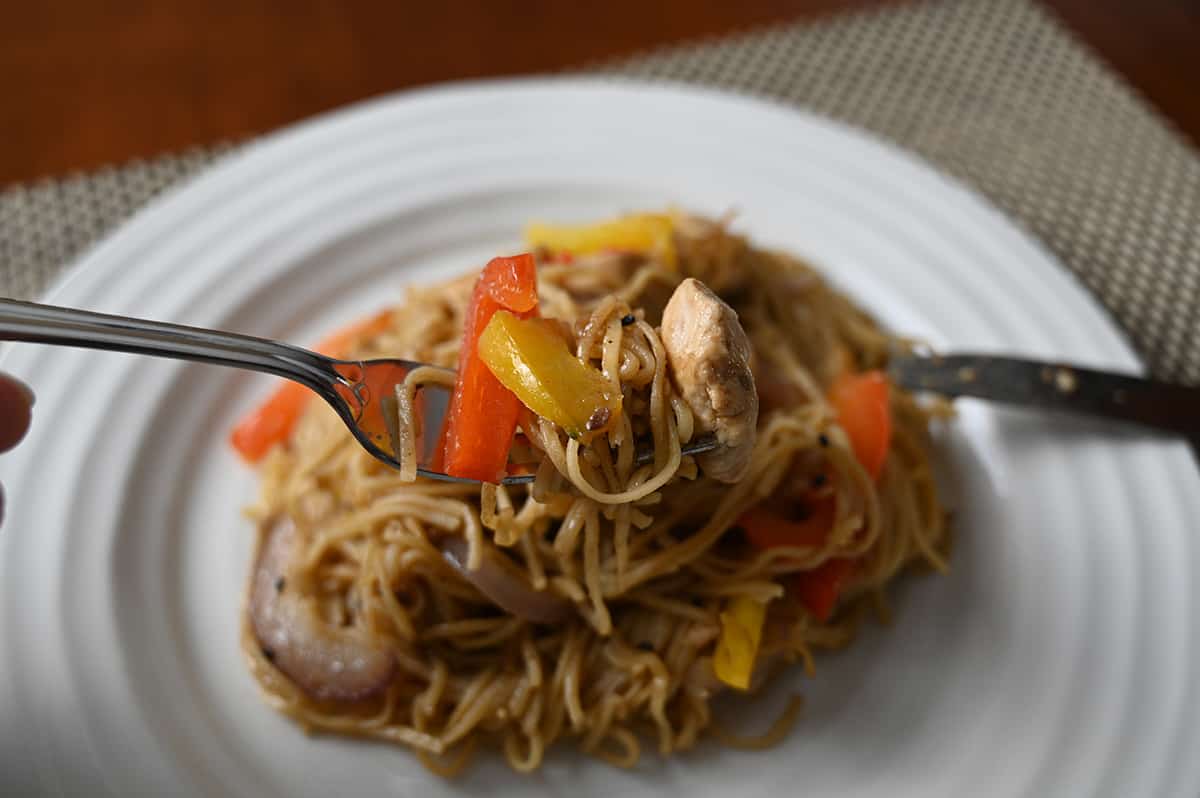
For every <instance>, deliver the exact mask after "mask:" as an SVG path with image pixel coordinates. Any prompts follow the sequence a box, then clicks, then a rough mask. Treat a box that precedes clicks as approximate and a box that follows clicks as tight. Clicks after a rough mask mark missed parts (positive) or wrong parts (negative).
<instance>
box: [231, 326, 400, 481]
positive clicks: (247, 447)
mask: <svg viewBox="0 0 1200 798" xmlns="http://www.w3.org/2000/svg"><path fill="white" fill-rule="evenodd" d="M391 323H392V312H391V311H390V310H386V311H383V312H382V313H378V314H376V315H374V316H371V317H370V318H368V319H363V320H362V321H358V322H355V323H353V324H350V325H349V326H347V327H343V328H342V329H340V330H338V331H337V332H335V333H333V334H332V335H330V336H329V337H328V338H325V339H323V340H322V341H321V342H320V343H318V344H317V345H316V346H315V347H313V348H314V350H315V351H317V352H320V353H321V354H323V355H328V356H329V357H344V356H345V355H346V354H347V353H348V351H349V349H350V347H351V346H352V345H353V344H354V342H355V341H357V340H358V339H360V338H366V337H369V336H372V335H377V334H379V333H381V332H383V331H384V330H386V329H387V328H388V326H390V325H391ZM312 395H313V394H312V391H310V390H309V389H308V388H306V387H304V386H303V385H301V384H300V383H297V382H286V383H284V384H283V385H282V386H281V387H280V388H279V390H277V391H275V393H274V394H272V395H271V398H270V399H268V400H267V401H266V402H264V403H263V404H261V405H259V406H258V407H257V408H255V409H254V410H252V411H251V412H250V413H248V414H247V415H246V416H245V417H243V418H242V420H241V421H239V422H238V424H237V426H235V427H234V428H233V431H232V432H231V433H230V435H229V442H230V443H231V444H232V445H233V448H234V449H236V450H237V452H238V454H240V455H241V456H242V457H243V458H244V459H245V460H246V461H247V462H250V463H257V462H258V461H259V460H261V459H262V458H263V456H264V455H266V453H267V452H268V451H270V449H271V447H272V446H274V445H275V444H277V443H282V442H283V441H285V440H287V438H288V436H289V435H291V433H292V428H293V427H294V426H295V425H296V421H298V420H299V418H300V415H301V413H303V412H304V408H305V407H307V406H308V400H309V399H310V398H312Z"/></svg>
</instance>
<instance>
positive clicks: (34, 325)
mask: <svg viewBox="0 0 1200 798" xmlns="http://www.w3.org/2000/svg"><path fill="white" fill-rule="evenodd" d="M0 341H27V342H30V343H40V344H57V345H60V346H74V347H82V348H84V349H105V350H110V351H115V352H131V353H134V354H139V355H154V356H157V357H168V358H175V359H179V360H195V361H199V362H201V363H213V364H216V365H219V366H232V367H235V368H243V369H252V370H254V371H263V372H266V373H268V374H275V375H277V376H280V377H286V378H288V379H291V380H295V381H296V382H299V383H302V384H304V385H307V386H308V387H309V388H312V389H313V390H314V391H317V392H318V393H320V394H321V395H322V396H323V397H325V398H326V399H328V398H329V395H331V394H332V395H333V396H334V397H335V398H336V393H334V392H333V388H332V386H333V384H334V383H336V382H344V380H343V379H342V378H341V376H340V375H339V374H338V373H337V371H336V370H335V369H334V361H332V360H330V359H329V358H327V357H324V356H322V355H319V354H317V353H316V352H310V351H309V350H307V349H301V348H300V347H298V346H291V345H290V344H284V343H280V342H278V341H269V340H267V339H265V338H255V337H254V336H250V335H239V334H237V333H229V332H222V331H220V330H208V329H204V328H202V327H187V326H184V325H181V324H167V323H165V322H160V321H148V320H146V319H136V318H132V317H129V316H112V315H108V314H106V313H94V312H92V311H89V310H79V309H77V308H65V307H58V306H55V305H42V304H38V303H36V302H21V301H18V300H15V299H0Z"/></svg>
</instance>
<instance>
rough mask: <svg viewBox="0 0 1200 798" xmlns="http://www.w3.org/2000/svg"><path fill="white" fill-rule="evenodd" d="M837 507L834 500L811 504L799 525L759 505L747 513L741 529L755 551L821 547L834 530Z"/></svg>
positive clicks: (744, 515) (818, 501)
mask: <svg viewBox="0 0 1200 798" xmlns="http://www.w3.org/2000/svg"><path fill="white" fill-rule="evenodd" d="M836 514H837V504H836V502H835V501H834V500H833V499H832V498H822V499H819V500H817V501H815V502H812V503H811V505H810V506H809V512H808V516H807V517H805V518H804V519H803V520H800V521H793V520H791V519H790V518H784V517H783V516H781V515H778V514H777V513H774V512H772V511H771V510H769V509H767V508H766V507H763V506H762V505H758V506H756V507H752V508H750V509H749V510H747V511H746V512H745V513H744V514H743V515H742V517H741V518H740V519H738V525H739V526H740V527H741V528H742V529H743V530H744V531H745V533H746V539H747V540H749V541H750V542H751V543H752V544H754V546H755V548H759V549H773V548H777V547H779V546H813V547H816V546H821V545H824V543H825V538H827V537H828V536H829V530H831V529H833V521H834V518H835V516H836Z"/></svg>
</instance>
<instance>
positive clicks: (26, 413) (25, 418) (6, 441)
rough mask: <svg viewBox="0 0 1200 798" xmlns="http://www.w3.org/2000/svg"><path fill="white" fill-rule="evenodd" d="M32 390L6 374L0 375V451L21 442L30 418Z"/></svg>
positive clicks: (4, 450)
mask: <svg viewBox="0 0 1200 798" xmlns="http://www.w3.org/2000/svg"><path fill="white" fill-rule="evenodd" d="M32 395H33V391H31V390H30V389H29V386H28V385H26V384H25V383H23V382H21V381H20V380H18V379H15V378H13V377H10V376H9V375H7V374H3V375H0V452H6V451H8V450H9V449H11V448H12V447H14V446H16V445H17V444H18V443H20V442H21V439H22V438H24V437H25V433H26V432H27V431H28V430H29V422H30V420H31V418H32V406H33V402H32V401H31V397H32Z"/></svg>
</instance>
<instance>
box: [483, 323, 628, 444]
mask: <svg viewBox="0 0 1200 798" xmlns="http://www.w3.org/2000/svg"><path fill="white" fill-rule="evenodd" d="M479 359H480V360H482V361H483V362H484V363H485V364H486V365H487V367H488V369H490V370H491V373H492V374H494V375H495V377H496V379H497V380H499V381H500V384H501V385H503V386H504V387H505V388H507V389H508V390H510V391H512V392H513V393H514V394H516V395H517V398H518V399H520V400H521V402H522V403H524V405H525V406H526V407H528V408H529V409H530V410H532V411H533V412H534V413H537V414H538V415H539V416H541V417H542V418H545V419H548V420H550V421H552V422H554V423H555V424H557V425H559V426H560V427H562V428H563V429H564V430H566V432H567V434H568V435H570V436H571V437H572V438H583V439H587V438H590V437H591V436H593V435H595V434H597V433H599V432H601V431H603V430H606V429H608V428H609V427H611V426H612V425H613V423H614V422H615V421H616V420H617V418H618V417H619V413H620V412H621V395H620V394H619V393H617V392H615V391H614V390H613V387H612V383H611V382H610V381H609V380H608V379H606V378H605V377H604V375H603V374H601V373H600V371H599V370H598V369H594V368H592V367H591V366H588V365H586V364H584V363H582V362H580V361H579V360H578V359H577V358H576V357H575V356H574V355H572V354H571V352H570V350H569V349H568V348H567V342H566V341H565V340H563V337H562V335H561V333H560V332H559V331H558V330H556V329H555V328H554V326H553V321H552V320H550V319H520V318H517V317H516V316H514V315H513V314H512V313H507V312H505V311H503V310H502V311H499V312H497V313H496V315H494V316H493V317H492V320H491V322H490V323H489V324H488V326H487V328H486V329H485V330H484V331H483V334H482V335H480V336H479Z"/></svg>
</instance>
